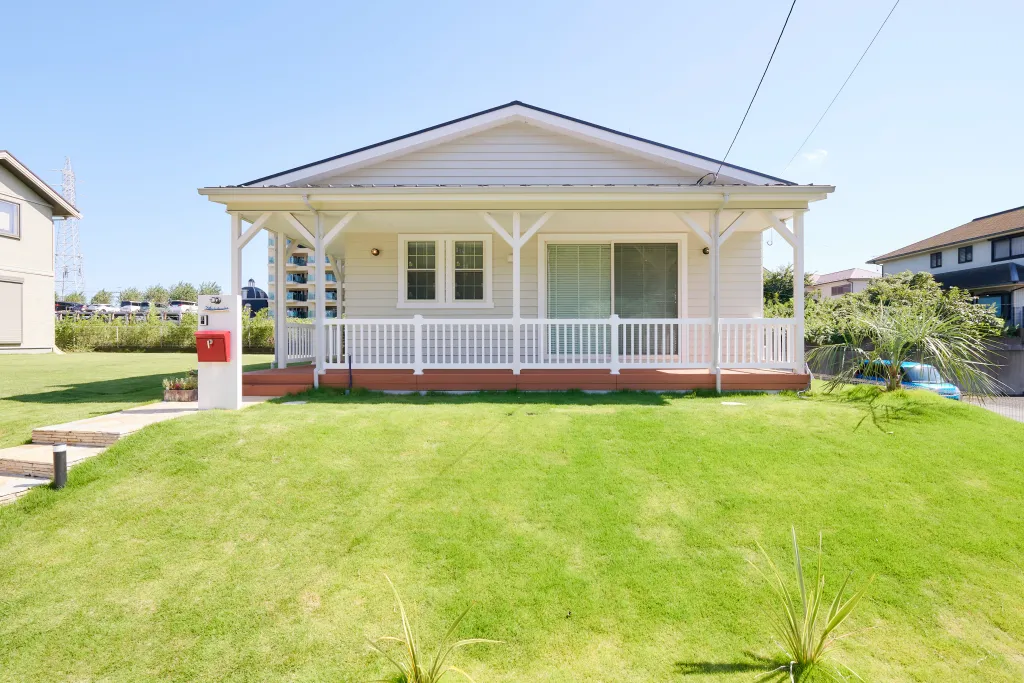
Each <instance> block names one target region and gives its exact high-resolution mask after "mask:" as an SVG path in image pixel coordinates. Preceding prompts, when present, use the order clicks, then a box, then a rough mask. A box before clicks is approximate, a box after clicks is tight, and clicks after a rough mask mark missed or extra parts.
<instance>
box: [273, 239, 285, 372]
mask: <svg viewBox="0 0 1024 683" xmlns="http://www.w3.org/2000/svg"><path fill="white" fill-rule="evenodd" d="M287 239H288V238H287V237H285V234H284V233H283V232H275V233H274V356H275V359H276V365H277V367H279V368H286V367H288V302H287V300H286V297H287V289H286V288H285V277H287V271H286V269H285V265H286V261H287V260H288V257H287V256H286V255H285V252H286V251H287V250H286V248H285V242H286V240H287Z"/></svg>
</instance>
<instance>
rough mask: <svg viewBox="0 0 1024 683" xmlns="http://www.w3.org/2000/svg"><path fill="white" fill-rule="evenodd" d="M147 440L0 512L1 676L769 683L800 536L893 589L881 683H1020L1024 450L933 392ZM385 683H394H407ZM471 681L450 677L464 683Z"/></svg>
mask: <svg viewBox="0 0 1024 683" xmlns="http://www.w3.org/2000/svg"><path fill="white" fill-rule="evenodd" d="M303 398H304V399H306V400H308V401H309V403H308V404H307V405H281V404H280V403H269V404H263V405H259V406H256V407H253V408H249V409H246V410H243V411H240V412H236V413H225V412H210V413H205V414H200V415H195V416H190V417H186V418H181V419H178V420H173V421H170V422H165V423H162V424H159V425H155V426H153V427H151V428H148V429H146V430H144V431H143V432H140V433H138V434H136V435H133V436H132V437H130V438H128V439H125V440H124V441H122V442H120V443H119V444H117V445H116V446H114V447H113V448H111V449H110V450H109V451H107V453H106V454H104V455H103V456H100V457H98V458H96V459H93V460H91V461H88V462H87V463H85V464H83V465H81V466H79V467H76V468H75V469H74V470H72V472H71V474H70V481H69V485H68V487H67V488H66V489H65V490H63V491H59V492H58V491H50V490H42V489H39V490H35V491H32V492H31V493H30V494H28V495H27V496H26V497H25V498H24V499H22V500H21V501H20V502H18V503H17V504H16V505H14V506H10V507H7V508H5V509H0V614H2V615H3V616H2V619H0V642H3V643H4V647H3V648H0V678H3V679H6V680H35V681H39V680H108V681H140V680H234V681H256V680H267V681H279V680H289V681H292V680H294V681H327V680H331V681H369V680H374V679H380V678H382V677H388V676H392V671H391V670H390V669H389V668H388V667H387V665H386V664H385V663H384V662H383V660H382V659H381V658H380V657H379V656H376V655H374V654H373V653H372V652H371V650H370V648H369V647H368V646H367V645H366V642H365V638H367V637H369V638H377V637H379V636H382V635H397V634H398V632H399V628H400V627H399V616H398V613H397V611H396V608H395V605H394V602H393V598H392V595H391V592H390V589H389V588H388V586H387V583H386V581H385V579H384V575H385V574H387V575H388V576H390V577H391V579H392V580H393V581H394V582H395V584H396V585H397V586H398V588H399V590H400V591H401V593H402V596H403V598H404V600H405V603H406V605H407V607H408V608H409V609H410V611H411V612H412V618H413V620H414V623H415V624H416V625H417V627H418V628H419V629H420V631H421V635H422V637H423V640H424V644H425V646H426V647H427V649H428V650H429V649H430V643H432V642H435V639H436V638H437V637H439V636H440V635H441V633H442V632H443V630H444V628H445V627H446V626H447V625H448V624H449V623H451V621H452V620H453V619H454V618H455V617H456V616H457V615H458V614H459V612H460V611H461V610H462V609H463V608H464V607H465V606H466V605H468V604H470V603H474V607H473V610H472V611H471V612H470V614H469V616H468V617H467V618H466V620H465V621H464V622H463V624H462V626H461V628H460V630H459V633H458V634H457V636H458V637H485V638H495V639H500V640H503V641H506V644H504V645H494V646H479V647H475V648H468V649H466V650H461V651H459V652H458V654H457V655H456V656H455V659H454V660H453V663H455V664H456V665H458V666H460V667H461V668H464V669H466V670H467V671H469V672H470V673H471V674H472V675H473V676H474V678H475V679H476V680H477V681H478V683H484V682H486V681H508V682H511V681H517V682H518V681H558V682H564V683H569V682H573V683H576V682H579V681H615V682H622V681H737V682H743V683H749V682H750V681H751V680H753V679H754V677H755V676H756V675H757V674H758V673H760V672H762V671H765V670H767V669H768V668H771V667H773V666H776V665H777V664H778V663H781V662H780V661H779V656H778V650H777V648H776V647H775V646H774V644H773V643H772V640H771V636H770V631H769V628H768V624H767V622H766V620H765V618H764V616H763V612H764V610H765V609H766V608H768V607H770V605H771V603H770V600H769V590H768V588H767V587H766V586H765V585H764V584H763V582H762V581H761V580H760V578H759V577H758V575H757V573H756V571H755V570H754V568H752V567H751V566H750V565H749V563H748V560H754V561H756V560H757V559H758V555H757V552H756V547H755V542H756V541H760V542H761V543H762V544H763V545H764V546H765V547H766V548H767V549H768V551H769V552H770V553H772V554H773V556H774V557H775V558H776V560H777V562H779V564H780V565H783V566H788V564H789V562H790V560H789V557H790V554H789V553H790V548H789V545H788V543H789V536H788V534H789V527H790V525H791V524H795V525H796V527H797V529H798V532H799V533H800V536H801V539H802V541H803V542H804V547H805V559H806V561H808V562H813V561H814V560H815V559H816V558H815V553H814V552H813V551H812V548H813V546H814V545H815V543H816V536H817V533H818V531H819V530H822V531H823V532H824V538H825V540H824V544H825V553H826V557H825V565H826V571H827V574H828V576H829V579H830V582H829V585H830V590H834V589H835V588H836V586H837V585H838V582H839V581H840V580H841V579H842V577H843V576H844V575H845V572H847V571H853V572H854V579H853V582H852V583H853V585H855V586H859V585H861V583H862V582H863V581H866V580H867V579H868V577H869V576H871V575H872V574H876V575H877V579H876V581H875V583H874V585H873V587H872V589H871V592H870V593H869V596H868V598H867V599H866V600H865V602H864V603H862V606H861V608H860V609H859V610H858V612H857V613H856V614H855V615H854V617H853V618H852V619H851V620H850V621H849V622H848V624H847V627H846V628H848V629H849V630H854V631H859V633H857V634H856V635H855V636H854V637H853V638H851V639H849V640H848V648H847V649H845V650H843V651H841V653H840V655H839V658H840V660H841V661H842V662H844V663H846V664H848V665H849V666H850V667H852V668H853V669H854V670H855V671H857V673H859V674H860V675H861V676H863V677H864V679H865V680H876V681H1019V680H1021V679H1022V678H1024V658H1022V654H1021V653H1022V652H1024V569H1022V568H1024V525H1022V524H1021V523H1020V518H1021V511H1022V510H1024V467H1022V465H1021V462H1022V461H1021V455H1020V452H1021V451H1020V446H1019V444H1020V443H1021V442H1022V441H1024V426H1022V425H1018V424H1016V423H1013V422H1010V421H1009V420H1006V419H1004V418H1001V417H999V416H996V415H994V414H991V413H989V412H987V411H985V410H982V409H980V408H975V407H971V406H966V405H960V404H957V403H954V402H952V401H948V400H944V399H939V398H937V397H933V396H931V395H927V394H919V393H916V392H914V393H910V394H908V395H906V396H905V397H885V398H883V399H880V400H876V401H874V402H873V403H872V402H869V400H868V398H867V397H866V395H863V394H862V395H858V396H847V397H846V398H845V399H843V400H840V399H837V398H829V397H823V396H815V397H812V398H809V399H807V398H799V397H797V396H794V395H779V396H742V397H730V398H729V399H727V400H732V401H738V402H740V403H742V404H743V405H739V406H727V405H723V404H722V399H720V398H713V397H707V398H700V397H675V398H672V397H666V396H654V395H643V394H611V395H605V396H585V395H581V394H566V395H522V394H519V395H516V394H511V395H494V396H491V395H479V396H456V397H435V396H426V397H419V396H415V397H381V396H373V395H357V396H354V397H345V396H344V395H342V394H338V393H330V392H322V393H310V394H308V395H306V396H304V397H303ZM392 680H393V679H392ZM452 680H454V679H452Z"/></svg>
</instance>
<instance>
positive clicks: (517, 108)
mask: <svg viewBox="0 0 1024 683" xmlns="http://www.w3.org/2000/svg"><path fill="white" fill-rule="evenodd" d="M508 123H524V124H527V125H533V126H537V127H539V128H542V129H545V130H548V131H551V132H554V133H560V134H563V135H568V136H571V137H574V138H576V139H579V140H583V141H586V142H591V143H594V144H597V145H600V146H602V147H605V148H607V149H612V150H616V151H619V152H624V153H627V154H631V155H633V156H636V157H640V158H643V159H647V160H649V161H652V162H656V163H660V164H664V165H666V166H669V167H674V168H678V169H682V170H685V171H688V172H691V173H692V172H694V171H697V172H698V173H700V174H708V173H710V174H714V173H715V172H717V171H718V169H719V167H720V165H721V169H722V173H721V176H720V181H727V182H729V183H735V184H741V185H793V183H791V182H789V181H787V180H783V179H781V178H776V177H774V176H769V175H764V174H761V173H757V172H755V171H751V170H749V169H745V168H742V167H739V166H734V165H732V164H721V162H719V161H717V160H715V159H710V158H708V157H704V156H701V155H699V154H694V153H692V152H687V151H685V150H680V149H676V148H674V147H669V146H666V145H662V144H660V143H656V142H653V141H650V140H645V139H643V138H638V137H635V136H632V135H628V134H626V133H621V132H618V131H614V130H611V129H609V128H604V127H602V126H597V125H594V124H592V123H587V122H586V121H580V120H578V119H573V118H570V117H567V116H563V115H561V114H557V113H555V112H550V111H547V110H544V109H539V108H537V107H533V106H531V105H528V104H524V103H522V102H512V103H510V104H507V105H503V106H501V107H496V108H494V109H489V110H486V111H483V112H480V113H478V114H472V115H470V116H467V117H464V118H461V119H456V120H455V121H451V122H449V123H443V124H441V125H438V126H434V127H432V128H427V129H425V130H422V131H419V132H416V133H411V134H409V135H405V136H402V137H399V138H394V139H393V140H388V141H386V142H382V143H379V144H376V145H370V146H369V147H363V148H361V149H357V150H354V151H352V152H348V153H346V154H342V155H339V156H336V157H331V158H329V159H324V160H322V161H318V162H314V163H312V164H307V165H304V166H300V167H297V168H294V169H291V170H288V171H284V172H282V173H278V174H275V175H270V176H266V177H264V178H258V179H257V180H253V181H250V182H248V183H243V184H242V185H241V187H280V186H289V185H290V186H302V185H316V184H317V182H318V181H321V180H323V179H324V178H327V177H331V176H336V175H338V174H340V173H348V172H350V171H354V170H357V169H360V168H363V167H365V166H368V165H371V164H376V163H380V162H382V161H387V160H390V159H394V158H396V157H399V156H403V155H406V154H410V153H412V152H417V151H420V150H423V149H426V148H429V147H433V146H435V145H439V144H442V143H445V142H450V141H452V140H457V139H459V138H462V137H465V136H468V135H473V134H474V133H479V132H482V131H486V130H489V129H491V128H495V127H498V126H502V125H505V124H508Z"/></svg>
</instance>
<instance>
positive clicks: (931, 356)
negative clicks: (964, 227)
mask: <svg viewBox="0 0 1024 683" xmlns="http://www.w3.org/2000/svg"><path fill="white" fill-rule="evenodd" d="M843 299H846V301H845V302H844V303H843V304H841V305H837V307H835V308H834V309H833V310H832V312H831V313H832V321H833V324H834V325H835V327H836V333H835V334H833V335H832V336H833V337H837V336H838V337H839V338H838V339H837V340H836V339H833V340H832V341H831V343H826V344H824V345H822V346H819V347H818V348H816V349H814V350H812V351H811V352H810V354H809V355H808V359H809V360H810V361H812V362H821V363H822V365H823V366H824V367H827V368H831V369H832V372H833V373H834V375H833V379H832V380H831V381H830V382H829V390H832V389H834V388H836V387H837V386H838V385H839V384H841V383H844V382H848V381H850V380H851V379H853V377H854V375H855V374H857V372H858V371H862V370H864V369H865V368H868V369H870V370H872V371H874V372H875V373H876V374H877V375H878V376H879V377H881V379H883V380H884V381H885V387H886V389H887V390H889V391H892V390H895V389H899V388H900V386H901V381H902V372H903V371H902V364H903V363H904V362H917V363H927V364H929V365H933V366H935V368H936V369H937V370H938V371H939V374H940V375H942V377H944V378H946V379H948V380H950V381H952V382H953V383H954V384H956V385H957V386H959V387H960V388H961V389H963V390H964V391H966V392H967V393H971V394H982V395H989V394H994V393H996V391H997V390H998V389H999V388H1000V387H1001V385H1000V383H999V382H998V380H996V379H994V378H993V377H992V376H991V375H990V374H988V372H987V371H988V370H989V369H990V368H992V367H993V363H992V362H991V361H989V359H988V347H989V344H990V342H991V341H992V340H994V339H995V338H996V337H998V336H999V335H1000V334H1002V331H1003V325H1004V323H1003V320H1002V318H999V317H998V316H996V315H995V314H994V313H993V312H992V309H990V308H988V307H986V306H978V305H977V304H975V303H974V299H973V297H971V295H970V294H969V293H968V292H965V291H963V290H960V289H957V288H955V287H954V288H952V289H949V290H945V291H944V290H942V289H941V287H939V285H938V283H936V282H935V280H934V278H932V276H931V274H930V273H916V274H914V273H909V272H906V273H900V274H899V275H893V276H889V277H885V278H881V279H879V280H876V281H875V282H873V283H872V284H871V285H869V287H868V288H867V290H865V291H863V292H860V293H858V294H855V295H852V296H848V297H843Z"/></svg>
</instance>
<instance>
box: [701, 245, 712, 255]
mask: <svg viewBox="0 0 1024 683" xmlns="http://www.w3.org/2000/svg"><path fill="white" fill-rule="evenodd" d="M700 253H702V254H704V255H705V256H707V255H708V254H710V253H711V250H710V249H708V248H707V247H704V248H703V249H701V250H700Z"/></svg>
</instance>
